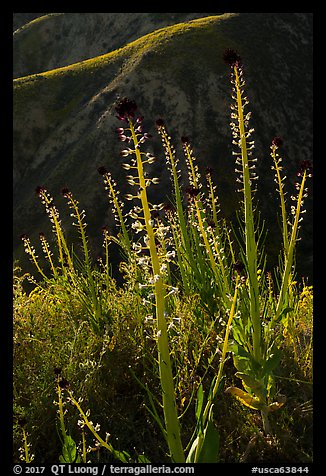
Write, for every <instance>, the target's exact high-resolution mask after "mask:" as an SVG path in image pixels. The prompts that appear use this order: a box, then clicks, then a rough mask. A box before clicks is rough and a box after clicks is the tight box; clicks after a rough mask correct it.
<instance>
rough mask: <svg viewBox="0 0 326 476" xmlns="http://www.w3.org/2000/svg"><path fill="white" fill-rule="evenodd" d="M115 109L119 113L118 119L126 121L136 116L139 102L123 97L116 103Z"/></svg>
mask: <svg viewBox="0 0 326 476" xmlns="http://www.w3.org/2000/svg"><path fill="white" fill-rule="evenodd" d="M115 110H116V112H117V114H118V119H120V120H121V121H126V120H128V119H130V118H132V117H134V115H135V112H136V111H137V104H136V103H135V101H132V100H131V99H128V98H123V99H121V100H120V101H119V102H118V103H117V104H116V106H115Z"/></svg>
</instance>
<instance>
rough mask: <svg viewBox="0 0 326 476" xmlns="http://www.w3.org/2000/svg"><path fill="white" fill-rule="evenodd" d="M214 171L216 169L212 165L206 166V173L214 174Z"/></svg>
mask: <svg viewBox="0 0 326 476" xmlns="http://www.w3.org/2000/svg"><path fill="white" fill-rule="evenodd" d="M213 171H214V170H213V169H212V167H206V168H205V173H206V175H212V173H213Z"/></svg>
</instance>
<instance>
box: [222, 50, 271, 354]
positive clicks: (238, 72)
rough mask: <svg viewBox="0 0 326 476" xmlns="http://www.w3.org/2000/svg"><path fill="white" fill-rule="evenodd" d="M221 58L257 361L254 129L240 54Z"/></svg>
mask: <svg viewBox="0 0 326 476" xmlns="http://www.w3.org/2000/svg"><path fill="white" fill-rule="evenodd" d="M223 58H224V61H225V62H226V63H227V64H229V65H230V66H231V84H232V98H233V99H234V104H233V105H232V107H231V118H232V119H233V121H232V122H231V123H230V126H231V129H232V135H233V141H232V142H233V144H234V145H236V147H237V149H238V150H237V151H236V155H237V158H236V165H237V166H238V167H240V170H238V169H236V171H237V172H239V173H240V181H241V183H242V185H243V188H242V190H241V193H242V194H243V205H244V227H245V228H244V229H245V253H246V260H247V263H246V264H247V272H248V281H249V296H250V319H251V323H252V345H253V353H254V358H255V359H256V360H257V361H258V362H259V361H260V358H261V353H262V349H261V334H262V327H261V321H260V302H259V289H258V274H257V269H258V265H257V263H258V253H257V237H256V233H255V224H254V210H253V200H252V198H253V187H252V185H253V184H252V180H253V179H256V178H257V177H256V174H255V172H254V168H255V165H254V164H253V161H252V160H251V159H250V156H251V152H252V149H253V147H254V142H253V141H249V140H248V139H249V138H250V136H251V134H252V132H253V129H249V119H250V113H246V112H245V107H246V105H247V104H248V103H249V101H248V99H247V97H246V96H245V92H244V86H245V81H244V77H243V68H242V65H241V63H240V57H239V55H238V54H237V53H236V52H235V51H234V50H227V51H226V52H225V53H224V57H223Z"/></svg>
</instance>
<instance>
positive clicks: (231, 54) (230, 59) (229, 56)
mask: <svg viewBox="0 0 326 476" xmlns="http://www.w3.org/2000/svg"><path fill="white" fill-rule="evenodd" d="M223 60H224V63H226V64H228V65H230V66H238V65H239V64H240V63H241V58H240V56H239V55H238V53H237V52H236V51H235V50H233V49H232V48H228V49H227V50H225V51H224V54H223Z"/></svg>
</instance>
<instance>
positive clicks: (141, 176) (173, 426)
mask: <svg viewBox="0 0 326 476" xmlns="http://www.w3.org/2000/svg"><path fill="white" fill-rule="evenodd" d="M136 108H137V106H136V105H135V103H134V102H133V101H129V100H128V99H124V100H122V101H121V102H120V103H119V104H118V105H117V107H116V110H117V112H118V114H119V118H120V119H122V120H124V121H126V122H127V123H128V125H129V128H128V130H129V132H130V133H131V136H130V137H129V140H130V141H131V142H132V143H133V144H134V149H127V150H126V151H123V152H122V155H123V156H124V155H128V154H129V153H132V154H134V156H135V161H134V162H133V164H134V166H133V168H134V170H136V172H137V176H136V177H134V178H133V177H129V181H130V183H131V184H132V185H137V186H138V187H139V189H138V190H139V192H138V195H137V198H138V199H140V202H141V208H142V216H139V218H140V219H141V220H142V222H143V223H141V222H140V221H139V220H138V222H136V223H138V224H137V228H138V230H139V229H143V230H145V232H146V243H147V247H148V249H149V253H150V261H151V268H152V275H153V285H154V294H155V309H156V319H157V348H158V365H159V374H160V381H161V387H162V398H163V413H164V420H165V430H166V439H167V443H168V446H169V450H170V456H171V459H172V461H173V462H175V463H183V462H184V461H185V456H184V451H183V446H182V442H181V436H180V425H179V420H178V413H177V407H176V399H175V391H174V383H173V374H172V366H171V359H170V351H169V342H168V334H167V322H166V318H165V296H166V292H165V282H164V272H162V269H161V264H162V263H161V260H160V257H159V254H158V250H157V245H156V240H155V238H156V237H155V234H156V232H157V230H155V229H154V227H153V225H154V221H153V219H152V216H151V209H150V205H149V201H148V196H147V187H148V186H149V184H150V183H152V182H153V181H154V183H155V182H156V180H155V179H148V178H147V177H146V178H145V172H144V163H146V159H145V160H144V161H143V159H142V155H143V153H142V152H141V151H140V146H141V143H142V142H143V141H144V140H146V138H147V137H146V136H145V135H143V134H141V130H142V129H141V126H140V125H139V123H140V122H141V119H138V122H137V123H136V124H137V127H136V128H135V126H134V122H133V119H132V118H133V116H134V112H135V110H136ZM119 132H120V136H121V134H122V133H121V131H119ZM124 137H125V136H124V135H123V138H124ZM120 138H121V137H120ZM145 156H146V154H145ZM146 157H147V158H148V156H146Z"/></svg>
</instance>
